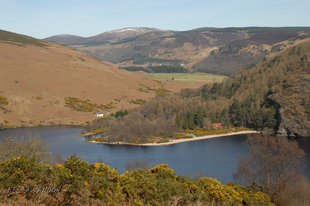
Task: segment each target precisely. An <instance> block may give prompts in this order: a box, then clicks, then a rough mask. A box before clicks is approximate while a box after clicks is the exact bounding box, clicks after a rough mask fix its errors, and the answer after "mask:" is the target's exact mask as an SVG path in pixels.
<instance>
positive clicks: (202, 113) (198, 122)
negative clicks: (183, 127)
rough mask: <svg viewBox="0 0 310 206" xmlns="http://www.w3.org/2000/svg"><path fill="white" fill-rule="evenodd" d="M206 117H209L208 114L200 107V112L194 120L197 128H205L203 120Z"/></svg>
mask: <svg viewBox="0 0 310 206" xmlns="http://www.w3.org/2000/svg"><path fill="white" fill-rule="evenodd" d="M205 117H207V112H206V110H204V109H203V108H202V107H200V108H199V109H198V112H197V113H196V114H195V119H194V121H195V124H196V125H197V126H199V127H200V128H202V127H203V120H204V118H205Z"/></svg>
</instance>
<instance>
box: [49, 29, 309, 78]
mask: <svg viewBox="0 0 310 206" xmlns="http://www.w3.org/2000/svg"><path fill="white" fill-rule="evenodd" d="M309 29H310V28H309V27H280V28H273V27H245V28H222V29H221V28H209V27H205V28H198V29H193V30H189V31H163V30H156V29H153V30H152V29H149V28H140V27H137V28H127V29H121V30H116V31H111V32H105V33H103V34H100V35H97V36H93V37H88V38H84V39H83V40H80V41H75V40H74V39H73V38H72V39H73V40H74V42H72V41H71V40H70V41H69V40H66V36H64V37H62V36H56V37H57V38H58V40H57V39H55V38H56V37H51V38H48V40H51V41H55V42H58V43H62V44H67V45H70V46H72V47H73V48H75V49H76V50H78V51H82V52H84V53H87V54H90V55H92V56H95V57H97V58H99V59H101V60H104V61H108V62H112V63H115V64H119V65H121V66H125V65H126V66H128V65H136V61H138V60H139V61H140V60H146V59H147V58H150V57H152V58H156V59H158V62H156V61H155V62H154V61H153V62H147V61H145V64H144V65H143V66H147V65H150V64H152V65H159V64H161V63H159V62H162V60H165V59H167V60H177V61H179V62H181V64H183V66H184V67H186V68H188V69H190V70H192V71H195V72H205V73H216V74H222V75H231V74H233V73H234V72H235V71H237V69H239V68H243V67H247V66H250V65H253V64H257V63H260V62H261V61H262V60H263V59H264V58H267V59H268V58H269V57H271V56H273V54H274V53H276V52H279V51H281V50H283V49H284V48H285V47H290V46H292V45H294V44H296V43H298V41H299V40H303V39H305V38H310V32H309V31H310V30H309ZM139 30H143V32H141V31H139ZM138 31H139V32H138ZM135 32H136V33H135ZM74 43H75V44H74ZM164 64H166V65H168V64H169V62H168V61H167V62H166V63H164Z"/></svg>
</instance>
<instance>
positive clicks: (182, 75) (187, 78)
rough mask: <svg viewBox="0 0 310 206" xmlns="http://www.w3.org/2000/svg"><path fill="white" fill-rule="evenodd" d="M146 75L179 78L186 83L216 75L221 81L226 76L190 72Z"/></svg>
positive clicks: (161, 78) (148, 75)
mask: <svg viewBox="0 0 310 206" xmlns="http://www.w3.org/2000/svg"><path fill="white" fill-rule="evenodd" d="M144 76H145V77H149V78H153V79H158V80H171V79H172V77H173V78H174V79H175V80H179V82H180V83H181V82H182V83H185V82H186V81H190V80H206V81H210V80H211V81H212V80H213V78H214V77H215V81H219V82H221V81H222V80H223V79H224V78H227V77H226V76H218V75H213V74H190V73H151V74H146V75H144Z"/></svg>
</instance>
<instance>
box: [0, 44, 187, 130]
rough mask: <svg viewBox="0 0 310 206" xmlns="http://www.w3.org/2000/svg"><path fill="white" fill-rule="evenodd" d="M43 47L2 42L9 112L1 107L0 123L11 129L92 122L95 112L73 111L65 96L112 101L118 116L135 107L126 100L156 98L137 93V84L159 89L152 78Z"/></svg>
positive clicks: (1, 85)
mask: <svg viewBox="0 0 310 206" xmlns="http://www.w3.org/2000/svg"><path fill="white" fill-rule="evenodd" d="M45 44H48V45H47V46H45V47H38V46H30V45H28V46H17V45H13V44H6V43H1V42H0V69H1V72H0V96H3V97H5V98H6V99H7V101H8V104H7V105H5V104H1V103H0V104H1V105H0V106H2V108H5V109H1V107H0V122H4V120H7V122H9V123H7V125H21V124H25V125H29V122H32V124H38V123H40V122H42V123H46V124H48V123H49V122H54V123H57V124H58V123H59V122H62V123H68V124H72V122H73V123H74V124H76V123H78V122H85V121H86V120H91V119H94V112H95V111H93V112H81V111H80V112H78V111H72V109H71V108H69V107H66V103H65V100H64V98H65V97H69V96H70V97H76V98H78V99H80V100H83V101H86V100H87V99H89V101H90V102H91V103H96V104H98V105H100V104H103V105H107V104H109V103H111V102H112V103H113V105H114V106H115V107H116V108H112V109H111V110H110V112H115V111H118V110H120V109H123V108H124V109H129V108H133V107H135V106H137V105H135V104H130V103H129V102H128V101H129V100H131V99H133V100H136V99H143V100H149V99H150V98H153V97H154V96H155V92H153V91H152V92H149V93H146V92H141V91H138V88H139V87H140V85H139V84H143V85H147V86H149V87H151V88H160V87H161V86H160V84H159V83H158V82H156V81H154V80H150V79H146V78H143V77H140V76H135V75H133V74H132V73H130V72H126V71H121V70H118V69H117V68H116V67H115V66H114V65H112V64H108V63H105V62H102V61H101V60H99V59H96V58H94V57H92V56H89V55H87V54H84V53H81V52H78V51H75V50H73V49H72V48H70V47H67V46H61V45H59V44H55V43H49V42H45ZM182 87H184V85H182V84H176V83H174V84H173V83H170V82H167V83H166V85H165V88H166V89H168V90H171V91H173V92H177V91H179V90H180V89H181V88H182ZM188 87H191V86H188ZM115 99H118V100H115ZM97 110H98V111H103V112H107V111H108V110H106V111H104V110H100V109H97ZM9 111H11V112H9ZM84 117H85V118H84Z"/></svg>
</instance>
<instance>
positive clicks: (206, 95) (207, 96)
mask: <svg viewBox="0 0 310 206" xmlns="http://www.w3.org/2000/svg"><path fill="white" fill-rule="evenodd" d="M209 97H210V95H209V93H208V92H203V93H202V98H203V99H204V100H208V99H209Z"/></svg>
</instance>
